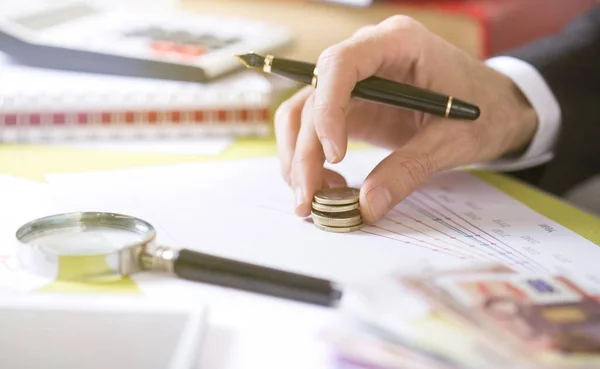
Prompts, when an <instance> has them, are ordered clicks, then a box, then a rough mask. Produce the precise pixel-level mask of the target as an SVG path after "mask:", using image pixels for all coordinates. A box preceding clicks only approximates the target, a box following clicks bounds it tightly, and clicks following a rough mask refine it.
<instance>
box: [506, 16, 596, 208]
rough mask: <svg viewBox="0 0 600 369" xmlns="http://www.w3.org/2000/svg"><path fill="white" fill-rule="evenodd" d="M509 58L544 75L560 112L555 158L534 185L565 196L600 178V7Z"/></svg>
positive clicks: (522, 48) (541, 171) (513, 53)
mask: <svg viewBox="0 0 600 369" xmlns="http://www.w3.org/2000/svg"><path fill="white" fill-rule="evenodd" d="M507 55H508V56H512V57H515V58H518V59H521V60H523V61H525V62H527V63H529V64H531V65H532V66H534V67H535V68H536V69H537V70H538V71H539V72H540V74H541V75H542V77H543V78H544V79H545V81H546V83H547V84H548V86H549V87H550V89H551V90H552V92H553V94H554V96H555V97H556V100H557V101H558V103H559V106H560V110H561V128H560V131H559V136H558V140H557V142H556V147H555V151H554V159H553V160H552V161H551V162H550V163H549V164H547V165H546V166H545V167H544V168H543V170H540V168H536V169H535V170H536V171H537V173H538V174H540V177H539V182H538V183H536V184H538V185H540V186H541V187H542V188H544V189H546V190H548V191H550V192H552V193H555V194H564V193H565V192H566V191H568V190H569V189H570V188H572V186H574V185H576V184H577V183H579V182H581V181H583V180H585V179H587V178H589V177H591V176H592V175H595V174H598V173H600V6H596V7H595V8H593V9H592V10H590V11H589V12H588V13H586V14H584V15H583V16H581V17H580V18H578V19H576V20H575V21H573V22H572V23H571V24H569V25H568V26H567V27H566V28H565V29H564V30H563V31H562V32H560V33H558V34H556V35H553V36H551V37H547V38H545V39H542V40H539V41H536V42H534V43H531V44H529V45H526V46H524V47H521V48H519V49H516V50H514V51H512V52H510V53H508V54H507ZM599 196H600V194H599Z"/></svg>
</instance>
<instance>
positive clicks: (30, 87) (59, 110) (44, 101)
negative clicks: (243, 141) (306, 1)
mask: <svg viewBox="0 0 600 369" xmlns="http://www.w3.org/2000/svg"><path fill="white" fill-rule="evenodd" d="M271 96H272V86H271V84H270V82H269V81H268V80H267V79H266V78H265V77H264V76H263V75H261V74H259V73H255V72H253V71H250V70H242V71H240V72H238V73H235V74H232V75H229V76H227V77H223V78H220V79H218V80H216V81H214V82H211V83H195V82H177V81H168V80H158V79H147V78H136V77H121V76H114V75H104V74H88V73H80V72H70V71H58V70H51V69H41V68H35V67H29V66H23V65H20V64H17V63H15V62H14V61H13V60H11V59H10V58H9V57H8V56H7V55H5V54H0V140H1V141H3V142H30V143H31V142H56V141H65V140H66V141H69V140H71V141H73V140H75V141H77V140H98V139H127V140H131V139H144V138H145V139H157V138H177V137H186V138H189V137H207V136H215V137H240V136H264V135H268V134H270V131H271V125H270V121H269V116H270V108H271V106H270V104H271V100H272V99H271Z"/></svg>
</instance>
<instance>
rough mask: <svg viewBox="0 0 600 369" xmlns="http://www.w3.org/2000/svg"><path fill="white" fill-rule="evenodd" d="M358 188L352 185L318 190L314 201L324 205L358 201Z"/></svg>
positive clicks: (346, 203)
mask: <svg viewBox="0 0 600 369" xmlns="http://www.w3.org/2000/svg"><path fill="white" fill-rule="evenodd" d="M359 194H360V190H359V189H358V188H352V187H333V188H325V189H322V190H319V191H317V192H316V193H315V196H314V201H315V202H317V203H319V204H324V205H348V204H352V203H355V202H358V196H359Z"/></svg>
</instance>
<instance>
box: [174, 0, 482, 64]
mask: <svg viewBox="0 0 600 369" xmlns="http://www.w3.org/2000/svg"><path fill="white" fill-rule="evenodd" d="M182 7H183V8H184V9H186V10H189V11H192V12H211V13H215V14H224V15H231V16H239V17H244V18H251V19H257V20H262V21H265V22H270V23H274V24H279V25H283V26H286V27H289V28H290V29H291V31H292V32H293V33H294V35H295V40H294V43H293V45H292V46H291V47H290V48H288V49H287V50H285V51H284V52H283V54H285V56H287V57H290V58H299V59H304V60H308V61H315V60H316V59H317V58H318V56H319V54H320V53H321V52H322V51H323V50H324V49H326V48H327V47H328V46H331V45H333V44H335V43H337V42H340V41H342V40H344V39H345V38H347V37H349V36H351V35H352V34H353V33H354V32H355V31H356V30H357V29H358V28H360V27H362V26H365V25H370V24H376V23H379V22H381V21H382V20H384V19H386V18H388V17H390V16H392V15H396V14H404V15H408V16H411V17H413V18H415V19H416V20H418V21H419V22H421V23H423V24H424V25H425V26H426V27H427V28H429V29H430V30H431V31H432V32H434V33H436V34H438V35H440V36H441V37H443V38H444V39H446V40H448V41H449V42H451V43H452V44H454V45H456V46H457V47H459V48H460V49H462V50H463V51H465V52H466V53H468V54H469V55H472V56H478V55H480V54H481V52H482V47H483V46H482V45H483V36H482V33H481V32H482V29H481V26H480V24H479V22H478V21H477V20H475V19H474V18H472V17H468V16H466V15H460V14H446V13H441V12H440V11H438V10H435V9H431V8H425V7H422V6H415V5H413V6H409V5H407V4H398V3H397V2H393V3H389V2H376V3H375V4H374V5H372V6H370V7H368V8H355V7H347V6H340V5H337V4H333V3H327V2H322V1H312V0H310V1H309V0H219V1H214V0H184V1H183V2H182Z"/></svg>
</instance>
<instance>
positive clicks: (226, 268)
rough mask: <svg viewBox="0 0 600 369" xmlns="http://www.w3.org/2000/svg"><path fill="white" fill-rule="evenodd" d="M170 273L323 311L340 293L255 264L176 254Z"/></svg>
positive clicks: (329, 286)
mask: <svg viewBox="0 0 600 369" xmlns="http://www.w3.org/2000/svg"><path fill="white" fill-rule="evenodd" d="M173 271H174V272H175V274H176V275H177V276H179V277H180V278H183V279H187V280H193V281H198V282H204V283H210V284H215V285H219V286H223V287H230V288H235V289H239V290H245V291H249V292H254V293H260V294H264V295H270V296H274V297H279V298H284V299H289V300H295V301H300V302H304V303H309V304H315V305H320V306H326V307H333V306H335V305H337V304H338V303H339V300H340V298H341V295H342V293H341V291H340V290H338V289H337V288H336V285H335V284H334V283H333V282H331V281H328V280H325V279H320V278H315V277H311V276H306V275H301V274H296V273H291V272H287V271H283V270H278V269H273V268H268V267H264V266H259V265H255V264H249V263H244V262H240V261H236V260H231V259H226V258H221V257H217V256H214V255H208V254H203V253H200V252H197V251H191V250H187V249H183V250H179V252H178V255H177V256H175V259H174V260H173Z"/></svg>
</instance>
